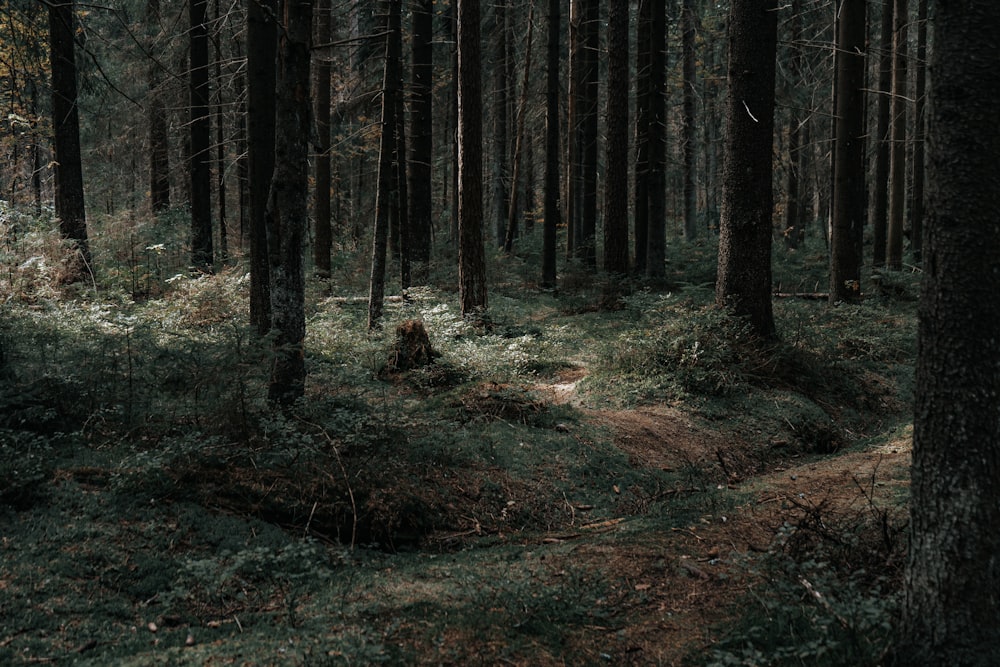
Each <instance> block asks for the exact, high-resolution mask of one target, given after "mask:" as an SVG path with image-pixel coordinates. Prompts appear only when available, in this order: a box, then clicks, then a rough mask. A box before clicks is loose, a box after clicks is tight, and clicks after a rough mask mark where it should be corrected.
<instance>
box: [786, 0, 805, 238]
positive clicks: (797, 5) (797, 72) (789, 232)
mask: <svg viewBox="0 0 1000 667" xmlns="http://www.w3.org/2000/svg"><path fill="white" fill-rule="evenodd" d="M791 12H792V15H791V16H790V17H789V19H788V20H789V22H790V24H791V25H790V28H789V35H788V41H789V46H788V48H789V50H790V53H789V55H788V76H789V78H790V79H791V81H790V84H791V86H793V87H796V86H801V85H802V83H803V81H802V47H801V45H800V44H799V42H800V40H801V39H802V0H792V7H791ZM804 120H805V119H803V118H802V113H801V112H799V111H798V110H797V109H795V108H794V107H793V108H792V109H790V110H789V114H788V173H787V178H786V180H785V229H784V231H783V232H782V234H783V235H784V237H785V248H787V249H788V250H795V249H796V248H798V247H799V242H800V241H801V240H802V227H803V226H802V222H801V220H800V218H801V217H802V214H801V212H800V209H801V204H800V198H799V196H800V193H799V182H800V179H799V175H800V173H801V170H800V167H801V163H802V152H803V151H802V150H801V146H802V135H801V128H802V125H803V123H804Z"/></svg>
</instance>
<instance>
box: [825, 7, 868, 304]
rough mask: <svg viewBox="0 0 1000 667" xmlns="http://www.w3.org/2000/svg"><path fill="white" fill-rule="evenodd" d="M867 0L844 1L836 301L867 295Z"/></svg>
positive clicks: (833, 267) (833, 265) (833, 261)
mask: <svg viewBox="0 0 1000 667" xmlns="http://www.w3.org/2000/svg"><path fill="white" fill-rule="evenodd" d="M865 9H866V8H865V0H844V1H843V3H842V4H841V6H840V20H839V22H838V24H837V25H838V32H839V34H838V35H837V107H836V110H835V114H834V115H835V117H836V123H835V130H834V134H835V138H834V156H835V158H834V166H833V224H832V225H831V234H830V303H836V302H838V301H858V300H860V299H861V264H862V263H863V260H864V257H863V251H862V242H863V232H864V223H865V210H866V208H867V207H866V206H865V204H866V201H865V180H864V179H865V173H866V171H865V139H864V133H865V130H864V126H865V118H864V116H865V92H864V87H865V55H864V53H865V40H866V38H867V34H866V32H867V31H866V30H865V26H866V18H867V17H866V16H865V14H866V12H865Z"/></svg>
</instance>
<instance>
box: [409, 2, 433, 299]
mask: <svg viewBox="0 0 1000 667" xmlns="http://www.w3.org/2000/svg"><path fill="white" fill-rule="evenodd" d="M433 4H434V3H433V1H432V0H417V2H416V4H415V5H414V7H413V13H412V16H413V26H412V29H413V47H412V49H413V56H412V57H413V64H412V67H411V70H410V77H411V78H410V90H411V102H410V161H409V179H410V182H409V207H410V211H409V222H410V231H411V234H410V240H411V247H410V255H411V257H412V259H413V261H414V263H415V264H416V265H417V267H418V268H417V276H418V279H419V280H422V281H423V280H426V278H427V276H426V272H427V263H428V262H429V261H430V259H431V218H432V215H433V211H432V205H431V201H432V200H431V193H432V190H433V187H432V180H431V163H432V162H433V159H434V136H433V132H432V126H433V118H434V114H433V100H434V94H433V87H432V83H433V73H434V68H433V64H434V61H433V56H434V49H433V48H432V43H433V37H434V24H433V18H434V14H433V11H434V7H433Z"/></svg>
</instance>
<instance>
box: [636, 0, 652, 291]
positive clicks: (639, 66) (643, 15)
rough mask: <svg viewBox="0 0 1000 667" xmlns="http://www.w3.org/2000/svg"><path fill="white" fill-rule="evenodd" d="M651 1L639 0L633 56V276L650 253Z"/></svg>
mask: <svg viewBox="0 0 1000 667" xmlns="http://www.w3.org/2000/svg"><path fill="white" fill-rule="evenodd" d="M654 4H656V3H655V2H654V0H639V15H638V23H637V25H636V40H635V41H636V54H635V72H636V77H635V185H634V188H635V190H634V193H633V209H634V211H635V212H634V215H635V222H634V223H633V233H634V236H633V238H634V241H635V268H634V270H635V273H636V274H637V275H640V276H641V275H645V273H646V257H647V255H648V250H649V98H650V94H651V91H650V87H649V74H650V71H649V65H650V48H651V44H652V37H651V28H652V23H653V5H654Z"/></svg>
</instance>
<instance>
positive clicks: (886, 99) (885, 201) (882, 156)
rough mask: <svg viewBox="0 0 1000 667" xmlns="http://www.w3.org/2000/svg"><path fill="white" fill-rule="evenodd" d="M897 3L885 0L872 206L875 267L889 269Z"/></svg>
mask: <svg viewBox="0 0 1000 667" xmlns="http://www.w3.org/2000/svg"><path fill="white" fill-rule="evenodd" d="M893 1H894V0H883V2H882V3H881V5H882V27H881V34H880V36H879V41H880V44H879V48H880V54H881V55H880V56H879V69H878V104H877V105H876V111H875V115H876V128H877V129H876V131H875V141H876V142H877V144H876V145H877V150H876V152H875V182H874V183H873V184H872V187H873V188H874V189H875V196H874V201H873V203H872V265H873V266H874V267H875V268H876V269H878V268H881V267H883V266H885V254H886V247H885V243H886V238H887V236H888V228H889V222H888V220H889V218H888V211H889V146H890V141H889V138H890V137H889V135H890V131H891V127H892V126H891V124H890V119H889V107H890V104H889V103H890V102H891V100H892V20H893V11H892V10H893Z"/></svg>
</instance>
